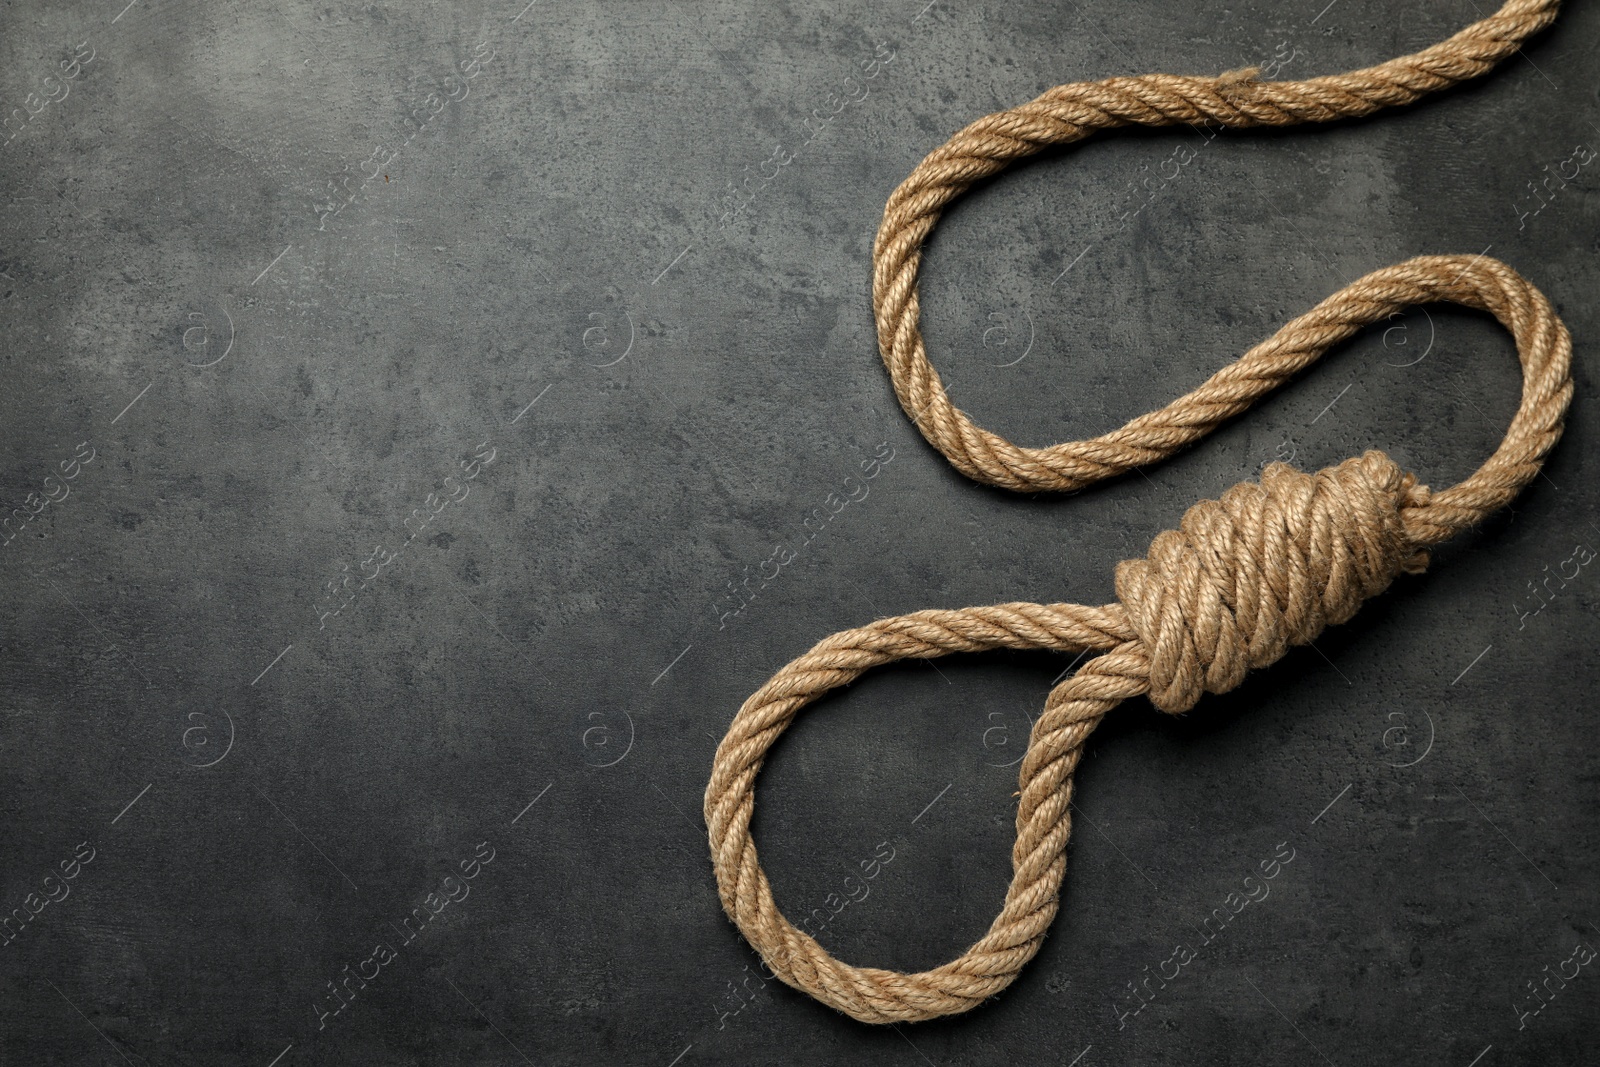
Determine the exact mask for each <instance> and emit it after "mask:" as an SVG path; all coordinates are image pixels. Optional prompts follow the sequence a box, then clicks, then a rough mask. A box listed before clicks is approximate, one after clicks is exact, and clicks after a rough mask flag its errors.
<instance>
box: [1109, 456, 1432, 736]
mask: <svg viewBox="0 0 1600 1067" xmlns="http://www.w3.org/2000/svg"><path fill="white" fill-rule="evenodd" d="M1427 500H1428V489H1427V487H1426V486H1421V485H1418V484H1417V480H1416V477H1415V475H1412V474H1409V473H1407V472H1405V471H1402V470H1401V469H1400V467H1399V466H1397V465H1396V464H1395V462H1394V461H1393V460H1391V459H1390V458H1389V457H1388V456H1387V455H1385V454H1384V453H1382V452H1377V451H1369V452H1367V453H1366V454H1365V455H1362V456H1360V457H1355V458H1351V459H1347V460H1345V461H1344V462H1343V463H1341V464H1339V465H1338V466H1337V467H1329V468H1327V469H1325V470H1321V471H1318V472H1316V473H1315V474H1306V473H1304V472H1302V471H1297V470H1295V469H1294V468H1292V467H1290V466H1287V465H1286V464H1283V463H1273V464H1270V465H1269V466H1268V467H1267V468H1266V470H1265V471H1263V473H1262V477H1261V481H1260V482H1241V483H1239V484H1238V485H1235V486H1234V487H1233V488H1232V489H1229V490H1228V491H1227V492H1226V493H1224V494H1223V495H1222V498H1221V499H1220V500H1202V501H1201V502H1200V503H1198V504H1196V505H1195V506H1194V507H1192V508H1190V509H1189V510H1188V512H1186V513H1185V514H1184V516H1183V520H1182V522H1181V523H1180V524H1179V528H1178V529H1177V530H1167V531H1165V532H1163V533H1161V534H1159V535H1158V536H1157V537H1156V538H1155V540H1154V541H1153V542H1152V543H1151V545H1150V551H1149V553H1148V555H1147V556H1146V557H1145V558H1144V559H1137V560H1128V561H1126V562H1124V563H1122V564H1119V565H1118V567H1117V572H1116V589H1117V598H1118V599H1119V600H1120V601H1121V602H1122V605H1123V607H1124V609H1125V610H1126V611H1127V616H1128V624H1129V626H1130V628H1131V629H1132V630H1133V631H1134V633H1136V634H1137V635H1138V637H1139V640H1140V642H1141V643H1142V644H1143V645H1144V647H1145V651H1146V652H1147V654H1148V655H1149V660H1150V691H1149V694H1148V695H1149V698H1150V702H1151V703H1152V704H1154V705H1155V706H1156V707H1158V708H1160V709H1161V710H1162V711H1166V712H1172V713H1178V712H1184V711H1188V710H1189V709H1190V708H1192V707H1194V705H1195V704H1196V702H1198V701H1199V699H1200V696H1201V694H1202V693H1203V692H1210V693H1224V692H1227V691H1228V690H1230V689H1232V688H1234V687H1235V686H1237V685H1238V684H1239V683H1240V682H1241V681H1243V680H1244V677H1245V675H1246V674H1247V673H1248V672H1249V671H1251V670H1253V669H1255V668H1259V667H1265V666H1267V665H1268V664H1270V663H1273V662H1275V661H1277V660H1278V659H1280V658H1282V656H1283V655H1284V653H1285V652H1287V651H1288V649H1289V648H1290V647H1292V646H1295V645H1304V644H1307V643H1309V642H1310V641H1312V640H1314V639H1315V638H1316V637H1317V635H1318V634H1320V633H1321V632H1322V630H1323V628H1324V627H1327V626H1330V625H1338V624H1339V623H1342V622H1345V621H1347V620H1348V619H1349V618H1350V617H1351V616H1352V615H1354V614H1355V612H1356V609H1357V608H1359V607H1360V606H1361V602H1362V601H1364V600H1366V599H1367V598H1369V597H1372V596H1376V595H1377V594H1379V593H1381V592H1383V591H1384V590H1385V589H1387V588H1388V587H1389V584H1390V583H1391V582H1393V581H1394V579H1395V577H1396V576H1397V575H1398V574H1400V573H1401V572H1402V571H1405V572H1407V573H1411V574H1416V573H1420V572H1421V571H1422V570H1424V569H1425V568H1426V567H1427V565H1428V553H1427V551H1426V550H1425V549H1422V548H1420V547H1418V546H1417V545H1416V544H1415V543H1414V542H1413V541H1412V540H1411V539H1410V538H1409V537H1408V536H1407V534H1406V528H1405V523H1404V522H1403V520H1402V516H1401V511H1402V509H1405V508H1419V507H1424V506H1426V504H1427Z"/></svg>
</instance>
